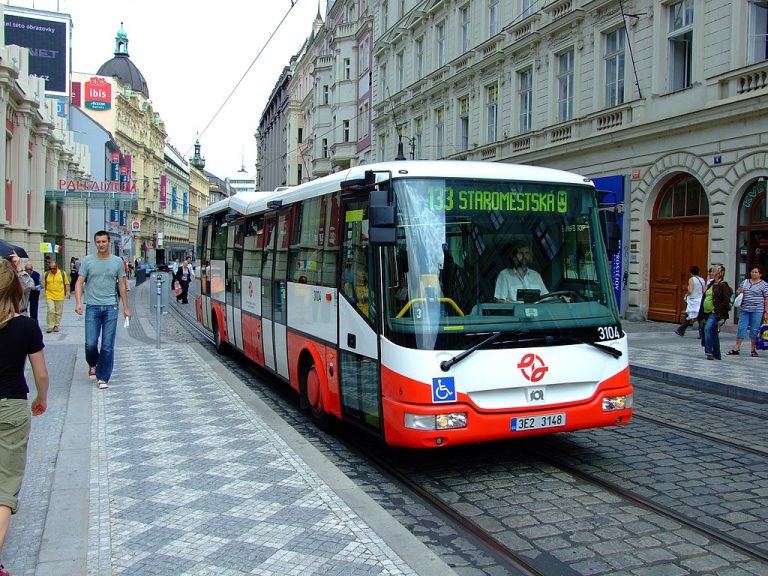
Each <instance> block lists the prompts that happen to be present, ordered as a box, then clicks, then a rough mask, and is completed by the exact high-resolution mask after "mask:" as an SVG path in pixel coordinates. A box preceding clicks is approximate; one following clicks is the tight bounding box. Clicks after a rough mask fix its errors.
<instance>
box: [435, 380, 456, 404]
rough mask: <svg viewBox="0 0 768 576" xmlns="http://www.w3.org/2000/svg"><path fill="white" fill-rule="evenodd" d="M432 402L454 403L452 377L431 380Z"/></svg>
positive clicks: (454, 391)
mask: <svg viewBox="0 0 768 576" xmlns="http://www.w3.org/2000/svg"><path fill="white" fill-rule="evenodd" d="M432 402H435V403H438V402H456V383H455V382H454V380H453V377H442V378H432Z"/></svg>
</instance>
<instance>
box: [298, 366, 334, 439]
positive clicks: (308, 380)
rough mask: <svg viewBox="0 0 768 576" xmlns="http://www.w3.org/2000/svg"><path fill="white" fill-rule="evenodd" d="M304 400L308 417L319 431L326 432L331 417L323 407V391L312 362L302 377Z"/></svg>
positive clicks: (315, 367)
mask: <svg viewBox="0 0 768 576" xmlns="http://www.w3.org/2000/svg"><path fill="white" fill-rule="evenodd" d="M304 399H305V400H306V403H307V407H308V408H309V417H310V418H312V422H314V424H315V426H317V427H318V428H319V429H320V430H328V429H329V428H330V426H331V416H330V414H328V413H327V412H326V411H325V408H324V406H323V390H322V383H321V380H320V374H318V372H317V366H315V363H314V362H312V363H311V364H310V365H309V366H308V367H307V371H306V374H305V375H304Z"/></svg>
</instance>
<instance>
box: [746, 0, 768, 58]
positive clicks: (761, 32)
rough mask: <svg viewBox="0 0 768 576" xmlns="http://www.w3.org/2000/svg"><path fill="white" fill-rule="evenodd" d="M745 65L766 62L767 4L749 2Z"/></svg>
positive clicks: (767, 42) (767, 56)
mask: <svg viewBox="0 0 768 576" xmlns="http://www.w3.org/2000/svg"><path fill="white" fill-rule="evenodd" d="M748 6H749V15H748V18H749V22H748V32H747V34H748V38H747V42H748V45H747V64H755V63H756V62H763V61H764V60H768V2H749V4H748Z"/></svg>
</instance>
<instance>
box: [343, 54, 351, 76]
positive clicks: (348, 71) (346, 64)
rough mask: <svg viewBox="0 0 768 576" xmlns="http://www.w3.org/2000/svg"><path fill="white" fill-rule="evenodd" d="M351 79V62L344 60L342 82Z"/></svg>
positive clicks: (347, 59)
mask: <svg viewBox="0 0 768 576" xmlns="http://www.w3.org/2000/svg"><path fill="white" fill-rule="evenodd" d="M351 79H352V60H350V59H349V58H344V80H351Z"/></svg>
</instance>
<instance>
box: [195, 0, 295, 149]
mask: <svg viewBox="0 0 768 576" xmlns="http://www.w3.org/2000/svg"><path fill="white" fill-rule="evenodd" d="M300 1H301V0H291V7H290V8H288V11H287V12H286V13H285V15H284V16H283V18H282V20H280V22H279V23H278V24H277V26H276V27H275V29H274V30H273V31H272V33H271V34H270V35H269V38H267V41H266V42H264V45H263V46H262V47H261V49H260V50H259V51H258V52H257V53H256V56H255V57H254V58H253V60H252V61H251V63H250V64H249V65H248V68H246V70H245V72H244V73H243V75H242V76H241V77H240V79H239V80H238V81H237V83H236V84H235V86H234V88H232V90H231V91H230V92H229V94H228V95H227V97H226V98H225V99H224V102H222V103H221V106H219V108H218V110H216V112H215V113H214V115H213V116H212V117H211V119H210V120H209V121H208V124H206V125H205V128H203V129H202V131H201V132H200V133H199V134H198V135H197V138H198V140H199V139H200V137H201V136H202V135H203V134H205V131H206V130H208V128H210V127H211V124H213V122H214V120H216V117H217V116H218V115H219V114H220V113H221V111H222V110H223V109H224V106H226V105H227V103H228V102H229V101H230V99H231V98H232V96H233V95H234V93H235V92H236V91H237V89H238V88H239V87H240V84H242V83H243V80H245V77H246V76H248V73H249V72H250V71H251V68H253V65H254V64H256V61H257V60H258V59H259V57H260V56H261V54H262V52H264V50H265V49H266V47H267V46H269V43H270V42H271V41H272V38H274V36H275V34H277V32H278V31H279V30H280V28H281V27H282V25H283V23H284V22H285V20H286V19H287V18H288V15H289V14H290V13H291V11H292V10H293V8H294V7H295V6H296V5H297V4H298V3H299V2H300ZM193 147H194V144H193V145H192V146H190V147H189V148H187V151H186V152H185V153H184V156H186V155H187V154H189V153H190V152H191V151H192V148H193Z"/></svg>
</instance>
